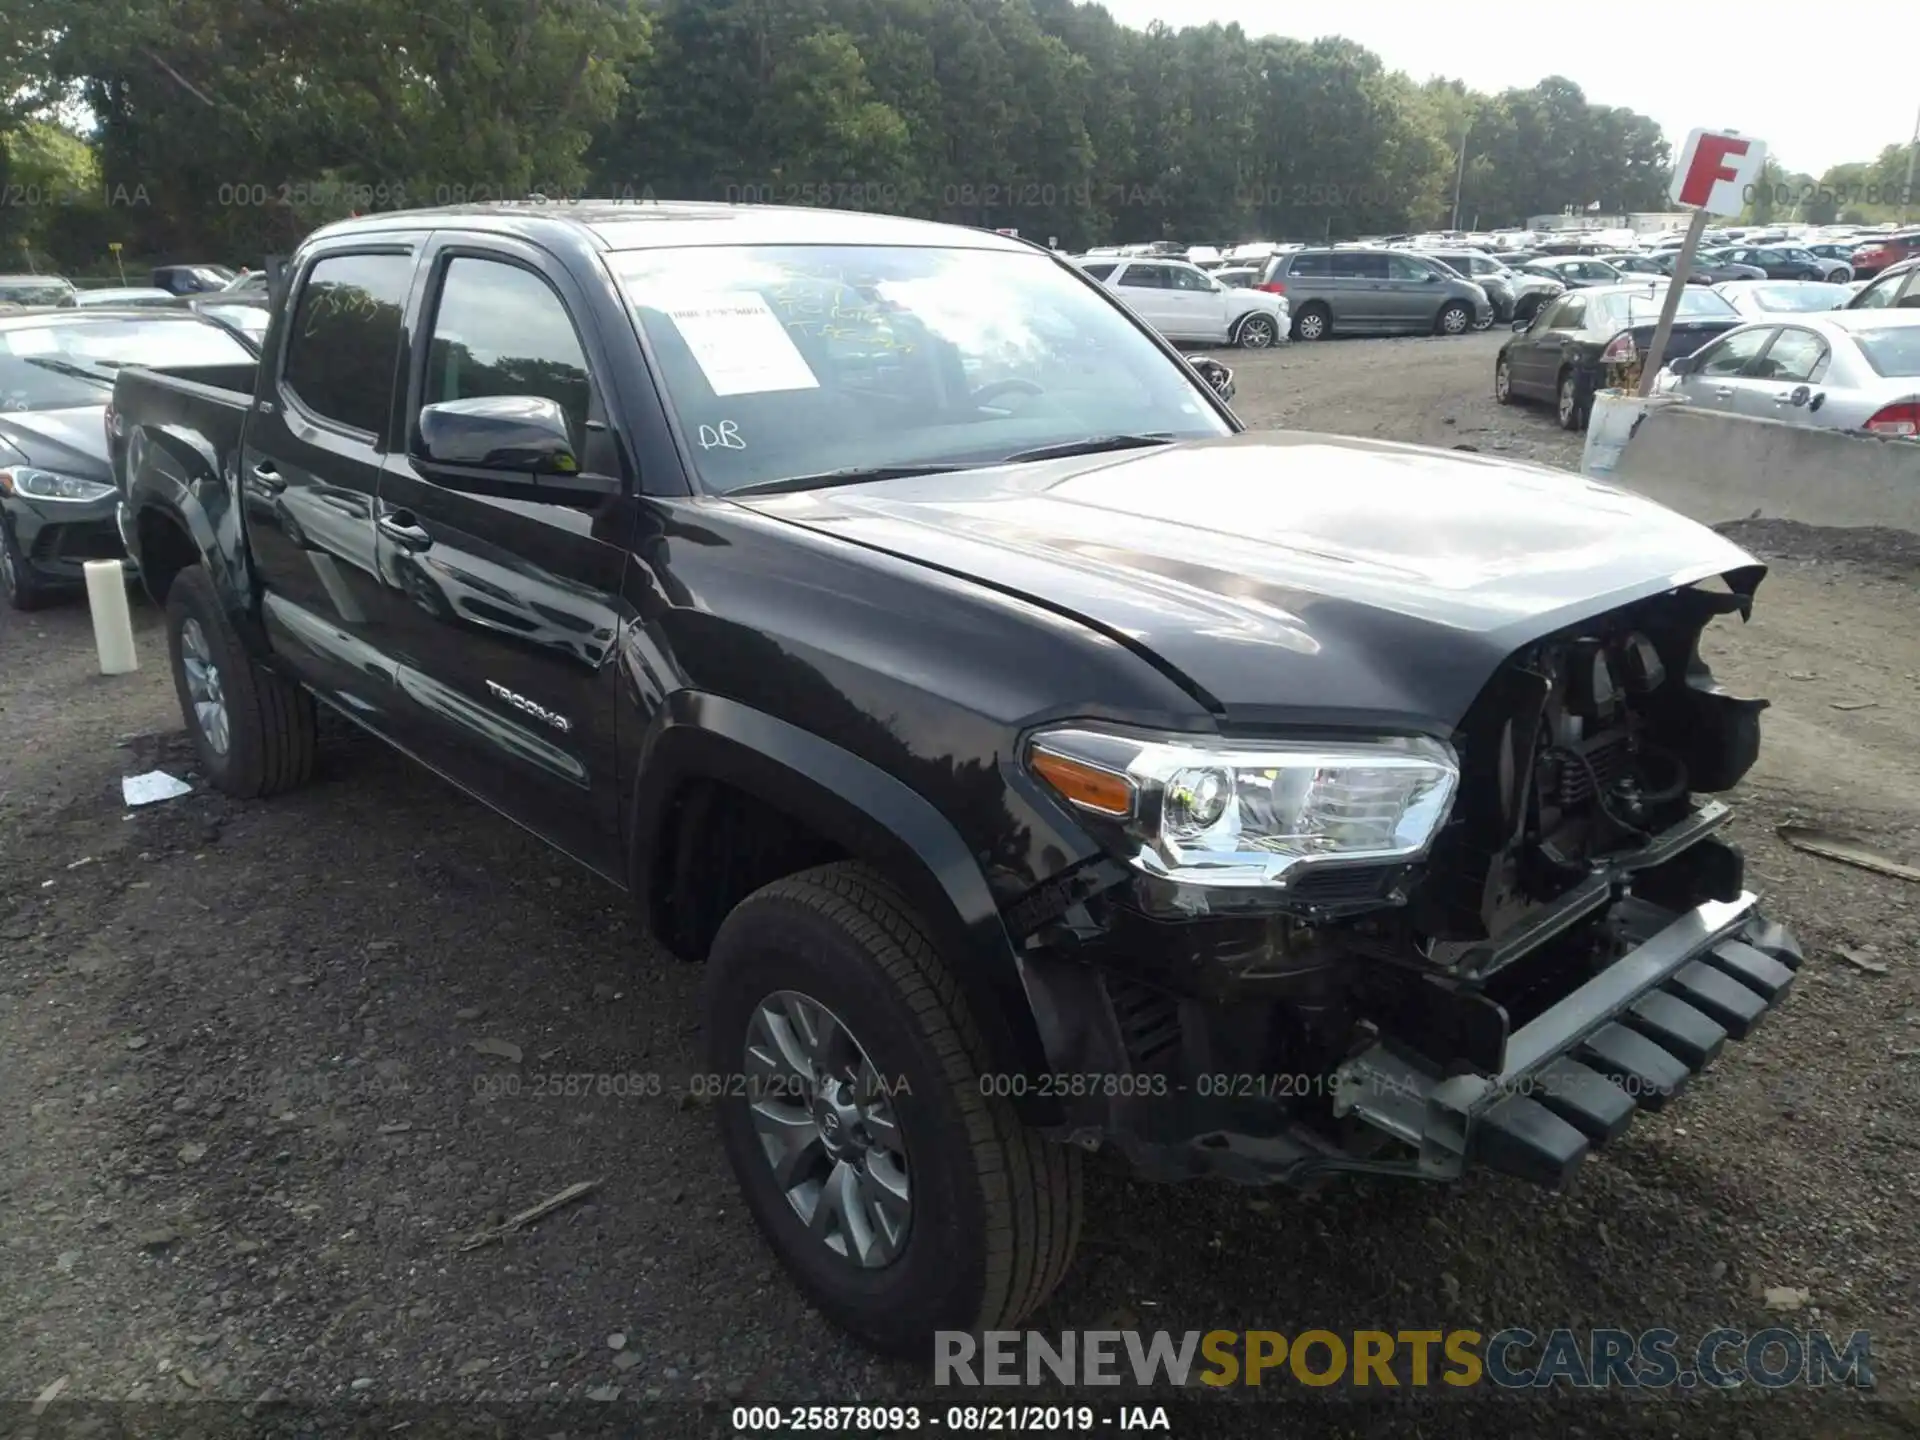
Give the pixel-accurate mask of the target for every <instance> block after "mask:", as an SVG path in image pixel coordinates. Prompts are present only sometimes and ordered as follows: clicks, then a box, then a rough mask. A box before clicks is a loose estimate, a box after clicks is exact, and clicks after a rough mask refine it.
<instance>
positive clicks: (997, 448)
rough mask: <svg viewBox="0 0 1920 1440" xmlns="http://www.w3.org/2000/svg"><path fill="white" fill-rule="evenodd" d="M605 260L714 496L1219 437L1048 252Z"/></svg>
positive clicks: (828, 251)
mask: <svg viewBox="0 0 1920 1440" xmlns="http://www.w3.org/2000/svg"><path fill="white" fill-rule="evenodd" d="M611 263H612V267H613V271H614V273H615V275H616V277H617V278H618V279H619V281H620V283H621V285H622V286H623V287H624V289H625V290H626V293H627V296H628V300H629V302H630V303H631V304H632V305H633V306H634V308H635V311H636V313H637V314H638V315H639V318H640V324H641V327H642V329H643V330H644V331H645V333H646V336H647V339H648V341H649V342H650V344H651V346H652V348H653V351H654V356H655V359H656V362H657V364H658V366H659V370H660V376H661V380H662V383H663V384H664V386H665V389H666V391H667V394H668V397H669V398H670V400H671V402H672V405H673V408H674V410H675V412H676V414H677V417H678V420H679V423H680V427H681V430H682V432H683V434H684V436H685V439H686V441H687V448H688V451H689V452H690V454H691V455H692V457H693V463H694V466H695V468H696V470H697V471H698V473H699V476H700V480H701V483H702V484H703V485H704V486H705V487H706V488H708V489H710V490H714V491H721V492H725V491H729V490H734V489H737V488H739V487H741V486H745V485H762V484H767V483H770V482H777V481H780V480H785V479H791V478H794V477H800V476H809V475H825V474H828V473H830V472H833V471H839V470H855V471H858V470H872V469H885V468H888V467H893V466H912V465H954V466H962V465H991V464H996V463H1000V462H1002V461H1005V460H1006V459H1007V457H1009V456H1011V455H1015V454H1018V453H1021V452H1024V451H1028V450H1035V449H1040V448H1042V447H1049V446H1055V445H1061V444H1068V443H1073V442H1083V441H1089V440H1094V439H1096V438H1098V437H1103V436H1109V435H1123V434H1127V435H1141V434H1150V435H1164V436H1168V437H1171V438H1175V439H1198V438H1203V437H1208V436H1218V435H1227V434H1231V433H1232V427H1231V426H1230V425H1229V424H1228V423H1227V421H1226V420H1224V419H1222V418H1221V416H1220V414H1219V412H1218V411H1217V410H1215V409H1214V408H1213V406H1212V405H1211V404H1210V403H1209V400H1208V397H1207V396H1206V394H1205V393H1204V392H1203V391H1201V390H1200V389H1199V388H1198V387H1197V386H1196V385H1195V384H1194V382H1193V381H1192V380H1190V379H1189V378H1188V376H1187V375H1186V373H1185V372H1184V371H1183V370H1182V369H1181V368H1180V367H1179V366H1177V365H1175V364H1174V363H1172V362H1171V361H1170V360H1169V359H1168V358H1167V356H1166V355H1165V354H1164V353H1163V352H1161V351H1160V350H1159V349H1158V348H1157V347H1156V346H1155V345H1154V343H1153V341H1152V340H1151V339H1149V338H1148V337H1147V335H1145V334H1143V333H1142V332H1141V331H1140V330H1139V329H1137V328H1136V327H1135V326H1134V324H1133V323H1132V321H1131V320H1130V319H1129V318H1128V317H1127V315H1126V314H1125V313H1124V312H1123V311H1122V310H1120V309H1119V308H1117V307H1116V306H1115V305H1113V304H1112V303H1111V302H1109V301H1107V300H1106V299H1104V298H1103V296H1102V294H1101V292H1100V291H1099V290H1098V289H1097V288H1095V287H1094V286H1093V285H1091V284H1089V283H1087V282H1085V281H1083V280H1081V279H1079V278H1078V277H1077V276H1075V275H1074V274H1073V273H1071V272H1070V271H1068V270H1067V269H1065V268H1064V267H1063V266H1061V265H1058V264H1056V263H1054V262H1053V261H1052V260H1050V259H1048V258H1047V257H1046V256H1044V255H1039V254H1027V253H1021V252H1011V253H1010V252H1006V251H992V250H963V249H932V248H920V247H905V246H901V247H891V246H890V247H869V246H819V245H812V246H799V245H796V246H705V247H700V248H697V249H671V250H639V251H628V252H625V253H622V254H617V255H615V256H613V257H611Z"/></svg>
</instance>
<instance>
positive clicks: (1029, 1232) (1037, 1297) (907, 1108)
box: [705, 864, 1081, 1359]
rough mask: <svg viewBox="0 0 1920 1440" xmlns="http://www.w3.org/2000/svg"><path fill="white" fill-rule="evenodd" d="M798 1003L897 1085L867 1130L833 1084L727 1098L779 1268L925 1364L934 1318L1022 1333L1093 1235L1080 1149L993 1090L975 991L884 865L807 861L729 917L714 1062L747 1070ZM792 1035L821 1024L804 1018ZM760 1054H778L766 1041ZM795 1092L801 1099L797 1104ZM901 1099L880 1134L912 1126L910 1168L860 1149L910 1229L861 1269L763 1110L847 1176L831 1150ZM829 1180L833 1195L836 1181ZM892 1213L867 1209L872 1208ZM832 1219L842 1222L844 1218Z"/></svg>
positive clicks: (862, 1334) (846, 1318) (713, 1033)
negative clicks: (889, 1179)
mask: <svg viewBox="0 0 1920 1440" xmlns="http://www.w3.org/2000/svg"><path fill="white" fill-rule="evenodd" d="M783 996H784V997H790V998H788V999H784V1000H783V999H782V998H781V997H783ZM795 1000H802V1001H807V1002H811V1004H812V1005H813V1006H814V1007H815V1009H814V1010H813V1012H812V1013H813V1015H814V1017H815V1022H816V1029H817V1030H819V1031H820V1032H821V1033H824V1030H825V1027H824V1023H823V1022H825V1021H837V1022H838V1028H839V1030H840V1031H841V1032H842V1033H844V1034H845V1035H847V1036H850V1037H851V1038H852V1040H853V1041H854V1042H855V1043H854V1047H853V1049H852V1050H851V1051H846V1050H844V1049H842V1050H841V1051H840V1052H839V1053H840V1054H841V1056H842V1057H843V1059H844V1057H845V1056H846V1055H848V1054H851V1055H853V1056H855V1057H857V1058H864V1059H865V1060H867V1061H868V1062H869V1064H870V1067H871V1069H872V1070H873V1071H874V1072H876V1073H877V1074H878V1075H879V1076H881V1077H885V1079H884V1080H883V1082H882V1083H883V1084H885V1085H888V1086H890V1087H893V1088H894V1090H895V1093H894V1094H892V1095H891V1096H890V1097H888V1096H884V1095H883V1097H882V1099H881V1104H880V1106H874V1107H867V1109H866V1110H865V1111H864V1112H863V1115H862V1118H861V1119H860V1120H859V1121H857V1122H855V1123H851V1124H847V1123H841V1122H829V1121H827V1120H825V1119H821V1118H819V1117H821V1115H822V1113H823V1105H824V1109H825V1110H828V1111H831V1110H833V1109H835V1106H833V1105H831V1104H825V1103H824V1100H823V1092H822V1090H821V1087H820V1086H819V1084H818V1081H817V1079H807V1080H804V1081H803V1083H802V1084H801V1085H798V1086H789V1087H778V1088H776V1087H773V1086H772V1085H771V1084H765V1085H761V1086H758V1087H756V1093H757V1094H760V1095H763V1096H764V1098H761V1099H759V1100H758V1101H754V1100H753V1097H750V1096H749V1095H747V1094H745V1093H736V1092H741V1091H743V1090H744V1087H742V1086H728V1087H727V1091H728V1093H727V1094H725V1095H724V1096H722V1097H720V1098H719V1099H718V1101H717V1104H716V1111H717V1118H718V1121H719V1127H720V1136H721V1141H722V1143H723V1145H724V1146H725V1148H726V1151H727V1158H728V1160H729V1161H730V1162H731V1164H732V1166H733V1171H734V1175H735V1178H736V1179H737V1180H738V1181H739V1184H740V1188H741V1191H742V1193H743V1194H744V1196H745V1198H746V1202H747V1206H748V1208H749V1209H750V1210H751V1211H752V1213H753V1217H754V1219H755V1221H756V1222H757V1223H758V1224H759V1227H760V1230H761V1233H762V1234H763V1235H764V1236H765V1237H766V1239H767V1241H768V1243H769V1244H770V1245H771V1246H772V1247H773V1250H774V1252H775V1253H776V1254H777V1255H778V1256H779V1257H780V1261H781V1263H782V1264H783V1265H784V1266H785V1267H786V1268H787V1270H788V1272H789V1273H790V1274H792V1276H793V1277H794V1279H795V1280H796V1281H797V1282H798V1283H799V1286H800V1288H801V1290H802V1291H803V1292H805V1294H806V1295H807V1297H808V1298H809V1300H810V1301H811V1302H812V1303H813V1304H814V1305H815V1306H816V1307H817V1308H818V1309H819V1310H820V1311H821V1312H822V1313H823V1314H825V1315H826V1316H827V1317H828V1318H829V1319H831V1320H832V1321H833V1322H834V1323H835V1324H837V1325H840V1326H842V1327H843V1328H845V1329H846V1330H848V1331H850V1332H852V1333H853V1334H854V1335H856V1336H857V1337H859V1338H860V1339H861V1340H862V1341H864V1342H865V1343H866V1344H868V1345H870V1346H872V1347H873V1348H875V1349H877V1350H881V1351H884V1352H887V1353H891V1354H901V1355H911V1356H918V1357H919V1358H921V1359H925V1358H926V1356H927V1355H928V1354H929V1353H930V1348H931V1345H932V1340H933V1335H934V1332H935V1331H938V1330H966V1331H971V1332H975V1333H978V1332H979V1331H981V1330H989V1329H1007V1328H1012V1327H1013V1326H1015V1325H1016V1324H1017V1323H1018V1322H1019V1321H1020V1320H1021V1319H1022V1318H1023V1317H1025V1316H1026V1315H1028V1314H1029V1313H1031V1312H1032V1311H1033V1310H1034V1309H1036V1308H1037V1307H1038V1306H1039V1305H1040V1304H1041V1303H1042V1302H1043V1301H1044V1300H1045V1299H1046V1298H1047V1296H1048V1295H1049V1294H1051V1293H1052V1291H1053V1289H1054V1287H1055V1286H1056V1285H1058V1284H1059V1283H1060V1280H1061V1277H1062V1276H1063V1275H1065V1273H1066V1270H1067V1266H1068V1264H1069V1262H1070V1261H1071V1260H1072V1258H1073V1252H1074V1248H1075V1246H1076V1244H1077V1243H1078V1241H1079V1234H1080V1215H1081V1169H1080V1155H1079V1152H1078V1151H1076V1150H1072V1149H1069V1148H1067V1147H1065V1146H1061V1145H1054V1144H1051V1143H1048V1142H1045V1141H1043V1140H1041V1139H1040V1138H1039V1136H1038V1135H1036V1134H1035V1133H1033V1132H1032V1131H1030V1130H1028V1129H1027V1128H1026V1127H1025V1126H1024V1125H1022V1124H1021V1122H1020V1120H1019V1118H1018V1117H1017V1116H1016V1115H1015V1113H1014V1111H1013V1107H1012V1105H1011V1103H1010V1102H1009V1101H1008V1100H1006V1099H1005V1098H1003V1097H998V1096H993V1095H988V1094H985V1093H983V1089H984V1087H983V1086H982V1083H981V1081H982V1077H983V1076H984V1075H985V1074H986V1073H987V1067H988V1064H989V1059H988V1055H987V1051H986V1047H985V1045H984V1044H983V1042H982V1041H981V1038H980V1034H979V1032H978V1030H977V1029H976V1028H975V1026H974V1022H973V1019H972V1017H971V1015H970V1014H969V1013H968V1010H967V1005H966V1002H965V1000H964V998H963V997H962V995H961V993H960V989H959V986H958V985H957V983H956V982H955V980H954V978H953V975H952V974H951V972H949V970H948V969H947V967H946V966H945V965H944V964H943V963H942V962H941V960H940V957H939V955H938V954H937V953H936V951H935V949H934V946H933V944H932V942H931V941H930V940H929V939H928V937H927V933H926V930H925V928H924V927H923V926H922V924H921V922H920V921H919V920H918V919H917V918H916V917H915V915H914V913H913V910H912V908H911V907H910V906H909V904H908V902H907V901H906V899H905V898H904V897H903V896H902V895H901V894H900V893H899V892H898V891H897V890H896V889H894V888H893V886H892V885H891V884H889V883H888V882H887V881H886V880H885V879H883V878H882V877H881V876H879V875H878V874H876V873H875V872H873V871H871V870H868V869H867V868H865V867H864V866H859V865H853V864H835V865H825V866H821V867H820V868H818V869H814V870H808V871H804V872H802V873H801V874H798V875H793V876H789V877H788V878H786V879H784V880H776V881H775V882H773V883H772V884H771V885H768V886H766V887H764V888H763V889H761V890H758V891H756V892H755V893H754V894H752V895H749V896H748V897H747V898H746V899H745V900H743V901H741V902H740V904H739V905H738V906H736V907H735V908H734V910H733V912H732V913H731V914H730V915H728V916H727V918H726V920H725V922H724V923H723V924H722V925H721V927H720V932H719V934H718V935H717V936H716V937H715V939H714V943H713V947H712V951H711V954H710V956H709V958H708V962H707V975H706V999H705V1013H706V1032H707V1063H708V1066H709V1068H710V1070H711V1072H712V1073H713V1074H715V1075H722V1076H734V1075H740V1074H742V1073H743V1071H745V1067H746V1066H747V1065H748V1064H749V1058H748V1045H749V1043H750V1041H751V1040H752V1037H754V1036H755V1035H760V1036H763V1037H764V1036H769V1035H773V1034H775V1033H776V1032H775V1031H773V1030H771V1029H769V1028H767V1026H766V1023H765V1020H764V1017H765V1016H766V1015H767V1014H769V1013H782V1014H786V1015H789V1016H790V1015H791V1014H793V1013H794V1012H793V1011H792V1010H790V1009H783V1008H782V1007H784V1006H789V1005H791V1004H793V1003H794V1001H795ZM769 1007H773V1009H772V1011H771V1012H770V1011H769ZM805 1011H806V1007H805V1006H804V1005H803V1006H801V1012H802V1013H805ZM821 1011H825V1012H826V1014H825V1015H824V1016H822V1015H821V1014H820V1012H821ZM786 1033H787V1034H789V1035H791V1036H803V1035H804V1034H805V1031H804V1029H803V1028H802V1027H801V1026H800V1025H798V1024H792V1023H790V1024H789V1026H788V1029H787V1031H786ZM782 1048H784V1047H782ZM760 1049H761V1050H762V1051H764V1052H766V1053H773V1049H772V1047H770V1046H769V1045H767V1044H766V1043H764V1041H763V1042H762V1044H761V1046H760ZM773 1068H776V1067H763V1066H759V1065H756V1066H755V1068H754V1071H746V1072H745V1073H748V1074H749V1077H750V1078H751V1076H752V1075H753V1074H754V1073H755V1072H758V1073H761V1074H768V1073H771V1071H772V1069H773ZM805 1068H806V1070H807V1071H808V1072H810V1073H811V1075H813V1076H818V1075H819V1074H820V1073H822V1072H823V1071H830V1072H831V1073H836V1074H842V1075H845V1074H851V1073H854V1070H855V1068H856V1067H854V1066H852V1065H850V1064H846V1063H836V1064H832V1065H822V1066H819V1067H818V1068H817V1069H816V1068H815V1066H814V1063H813V1062H812V1061H811V1060H809V1061H808V1062H807V1064H806V1067H805ZM790 1073H792V1074H794V1075H799V1074H800V1073H801V1072H800V1070H799V1069H798V1068H794V1069H792V1070H791V1072H790ZM861 1073H864V1070H862V1071H861ZM837 1093H839V1094H841V1095H842V1096H844V1095H847V1094H851V1093H854V1092H851V1091H840V1092H837ZM795 1095H797V1096H799V1097H800V1098H799V1099H798V1100H797V1102H794V1103H790V1104H785V1105H783V1101H784V1100H785V1099H786V1097H788V1096H795ZM886 1107H890V1111H891V1122H890V1123H888V1122H885V1121H880V1122H876V1124H877V1125H878V1130H877V1133H878V1134H881V1135H886V1134H897V1135H899V1136H901V1137H904V1142H903V1145H902V1146H901V1147H900V1150H899V1153H900V1154H901V1155H903V1156H904V1161H903V1162H900V1163H895V1161H894V1160H893V1158H891V1157H890V1156H889V1155H888V1154H887V1153H886V1150H885V1147H884V1145H883V1144H882V1143H880V1142H878V1141H876V1142H875V1143H874V1144H873V1145H872V1147H871V1148H870V1149H867V1150H866V1151H865V1153H864V1154H863V1155H862V1157H861V1158H860V1160H859V1162H858V1164H859V1166H862V1167H868V1168H866V1169H865V1170H863V1171H862V1173H863V1174H864V1175H865V1176H866V1183H865V1185H864V1187H862V1188H860V1189H859V1192H858V1193H860V1194H861V1195H862V1196H863V1197H864V1196H867V1195H873V1194H877V1193H879V1186H878V1185H877V1184H876V1183H875V1182H874V1181H873V1178H872V1177H873V1175H874V1174H875V1173H879V1174H883V1175H891V1176H893V1177H895V1178H896V1179H899V1180H901V1181H903V1182H904V1185H903V1188H902V1190H900V1191H898V1192H896V1194H899V1195H904V1200H905V1203H906V1205H907V1207H908V1208H907V1209H906V1212H905V1215H904V1217H903V1218H902V1219H900V1221H899V1223H900V1224H901V1226H902V1227H903V1228H902V1230H901V1231H900V1232H899V1233H898V1236H897V1239H895V1240H891V1241H890V1243H889V1245H888V1246H887V1247H886V1249H885V1250H883V1249H882V1248H881V1247H879V1246H876V1247H875V1249H874V1251H873V1253H872V1255H870V1256H869V1258H868V1260H867V1263H865V1264H862V1263H861V1262H860V1260H859V1259H858V1258H856V1257H855V1255H854V1253H853V1252H854V1249H855V1245H856V1242H857V1240H858V1236H857V1235H856V1234H855V1233H854V1230H853V1227H850V1226H848V1225H846V1224H844V1223H842V1224H841V1228H840V1234H839V1235H838V1236H837V1237H832V1238H838V1239H839V1240H840V1241H841V1247H840V1248H839V1249H836V1248H832V1244H831V1239H830V1238H829V1237H827V1236H825V1235H823V1234H822V1233H817V1232H816V1231H814V1230H812V1229H809V1227H808V1223H807V1222H806V1221H805V1220H803V1219H802V1218H801V1211H800V1208H799V1207H800V1205H801V1203H802V1201H800V1200H797V1199H790V1198H789V1195H788V1186H787V1185H786V1184H783V1182H782V1181H781V1180H779V1179H776V1177H775V1174H774V1167H773V1162H772V1161H770V1160H769V1158H768V1152H767V1150H766V1149H764V1148H763V1146H762V1144H761V1140H760V1134H759V1132H758V1131H757V1130H756V1128H755V1122H754V1112H755V1110H760V1111H763V1112H768V1111H779V1112H781V1113H784V1114H785V1115H786V1116H787V1117H788V1118H787V1120H786V1122H785V1123H784V1124H782V1125H779V1126H777V1127H776V1128H778V1129H779V1130H780V1131H781V1132H782V1139H783V1140H785V1137H786V1136H787V1135H792V1136H794V1137H795V1140H794V1141H793V1142H790V1143H795V1144H798V1145H800V1146H801V1147H802V1149H803V1153H804V1152H806V1151H811V1152H812V1158H811V1159H809V1160H808V1161H807V1162H806V1164H805V1166H804V1167H797V1170H796V1173H798V1171H799V1170H800V1169H805V1170H808V1171H811V1172H813V1173H820V1172H823V1171H825V1169H826V1167H828V1166H830V1165H834V1166H836V1168H835V1169H834V1170H833V1172H832V1173H834V1174H836V1175H837V1174H839V1173H840V1172H839V1169H838V1168H837V1165H836V1161H835V1159H834V1157H833V1155H832V1154H830V1153H829V1152H828V1151H827V1150H826V1149H825V1148H824V1147H825V1146H826V1145H827V1144H829V1143H831V1141H830V1139H829V1137H830V1136H832V1135H839V1136H846V1135H848V1134H853V1135H856V1136H859V1135H865V1134H868V1133H869V1132H868V1131H867V1129H866V1123H865V1122H866V1119H867V1118H870V1117H871V1115H872V1113H873V1112H874V1111H875V1110H878V1109H881V1108H886ZM841 1113H843V1114H844V1113H846V1112H845V1111H844V1110H843V1111H842V1112H841ZM808 1115H811V1116H814V1117H816V1119H815V1121H808V1120H807V1119H806V1117H807V1116H808ZM794 1116H799V1117H800V1120H799V1122H798V1123H796V1122H795V1120H794V1119H793V1117H794ZM809 1126H811V1134H812V1139H810V1140H807V1139H804V1138H803V1137H804V1132H805V1131H806V1130H807V1129H808V1128H809ZM883 1162H884V1163H883ZM789 1178H791V1177H789ZM809 1183H810V1182H809ZM850 1183H852V1182H850ZM794 1188H796V1189H798V1188H801V1187H800V1186H798V1185H796V1186H795V1187H794ZM818 1193H820V1194H824V1193H826V1192H825V1190H824V1187H823V1188H822V1190H821V1191H820V1192H818ZM816 1204H817V1201H816ZM835 1210H836V1212H837V1214H838V1215H841V1216H844V1215H845V1214H846V1213H847V1212H846V1210H845V1209H844V1207H835ZM814 1213H815V1214H818V1213H819V1212H818V1210H817V1209H816V1210H815V1212H814ZM879 1213H880V1212H879V1211H878V1210H875V1211H873V1212H870V1213H867V1220H868V1221H869V1222H871V1221H872V1220H873V1219H874V1218H875V1216H877V1215H878V1214H879ZM834 1223H836V1222H835V1221H834V1220H832V1219H830V1220H829V1221H828V1228H831V1226H832V1225H833V1224H834ZM867 1234H868V1235H869V1236H870V1237H871V1236H877V1235H879V1234H881V1228H880V1226H879V1225H876V1224H872V1223H869V1224H868V1226H867ZM888 1251H890V1253H887V1252H888Z"/></svg>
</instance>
